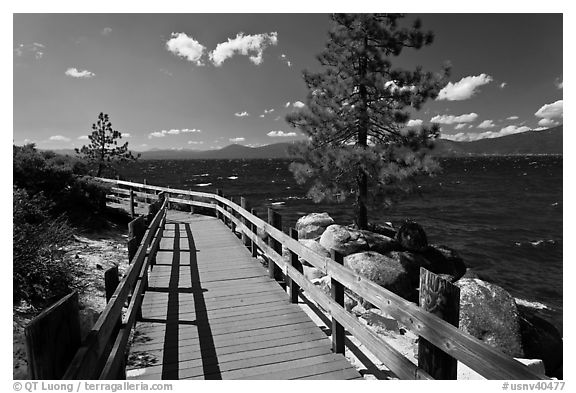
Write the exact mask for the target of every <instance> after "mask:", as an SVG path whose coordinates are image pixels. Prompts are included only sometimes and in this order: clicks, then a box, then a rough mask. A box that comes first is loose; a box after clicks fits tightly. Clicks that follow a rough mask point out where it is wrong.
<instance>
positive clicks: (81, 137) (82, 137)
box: [78, 135, 90, 141]
mask: <svg viewBox="0 0 576 393" xmlns="http://www.w3.org/2000/svg"><path fill="white" fill-rule="evenodd" d="M78 139H80V140H81V141H87V140H89V139H90V138H89V137H88V135H82V136H79V137H78Z"/></svg>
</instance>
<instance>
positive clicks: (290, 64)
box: [280, 53, 292, 67]
mask: <svg viewBox="0 0 576 393" xmlns="http://www.w3.org/2000/svg"><path fill="white" fill-rule="evenodd" d="M280 59H282V61H283V62H284V63H286V65H287V66H288V67H292V62H291V61H290V60H288V57H287V56H286V55H285V54H284V53H282V54H281V55H280Z"/></svg>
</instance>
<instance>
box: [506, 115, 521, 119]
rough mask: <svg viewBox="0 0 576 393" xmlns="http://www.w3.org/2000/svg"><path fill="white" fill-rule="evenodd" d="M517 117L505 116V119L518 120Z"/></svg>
mask: <svg viewBox="0 0 576 393" xmlns="http://www.w3.org/2000/svg"><path fill="white" fill-rule="evenodd" d="M518 119H519V117H518V116H510V117H507V118H506V120H518Z"/></svg>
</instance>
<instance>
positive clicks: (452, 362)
mask: <svg viewBox="0 0 576 393" xmlns="http://www.w3.org/2000/svg"><path fill="white" fill-rule="evenodd" d="M419 306H420V307H422V308H423V309H424V310H425V311H428V312H430V313H432V314H434V315H436V316H437V317H439V318H441V319H443V320H445V321H446V322H448V323H450V324H452V325H454V326H456V327H458V319H459V314H460V288H458V287H457V286H456V285H453V284H452V283H450V282H449V281H446V280H444V279H443V278H441V277H440V276H438V275H436V274H434V273H432V272H429V271H428V270H426V269H424V268H423V267H421V268H420V296H419ZM418 367H419V368H421V369H423V370H424V371H426V372H427V373H428V374H430V375H431V376H432V377H434V378H435V379H456V378H457V361H456V359H454V358H453V357H451V356H450V355H448V354H446V353H445V352H444V351H442V350H441V349H440V348H437V347H436V346H434V345H432V344H431V343H430V342H429V341H427V340H426V339H425V338H424V337H420V338H419V339H418Z"/></svg>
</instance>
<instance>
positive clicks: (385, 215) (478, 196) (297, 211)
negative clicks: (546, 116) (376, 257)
mask: <svg viewBox="0 0 576 393" xmlns="http://www.w3.org/2000/svg"><path fill="white" fill-rule="evenodd" d="M288 164H289V161H287V160H245V161H243V160H165V161H140V162H138V163H135V164H131V165H130V166H128V167H126V168H125V169H124V170H123V171H122V172H121V176H122V177H123V178H126V179H129V180H133V181H136V182H142V181H143V180H144V179H146V180H147V182H148V183H149V184H154V185H159V186H169V187H172V188H183V189H191V190H196V191H205V192H215V190H216V189H217V188H220V189H222V190H223V191H224V193H225V194H226V195H227V196H236V197H239V196H244V197H246V198H247V199H248V200H249V202H250V204H251V206H252V207H256V208H258V209H261V211H263V209H265V208H266V207H268V206H271V207H273V208H275V209H277V210H279V211H280V212H281V213H282V215H283V224H284V227H285V228H287V227H289V226H293V225H294V223H295V222H296V220H297V219H298V217H299V216H301V215H304V214H306V213H310V212H322V211H327V212H328V213H329V214H330V215H331V216H332V217H333V218H334V219H335V220H336V222H338V223H344V224H347V223H351V222H352V217H353V209H352V208H351V206H346V205H334V204H319V205H318V204H314V203H313V202H312V201H311V200H309V199H307V198H306V190H305V189H303V188H302V187H300V186H298V185H297V184H296V183H295V181H294V179H293V177H292V174H291V173H290V172H289V170H288ZM442 167H443V173H442V174H440V175H438V176H436V177H434V178H430V179H425V180H423V181H422V182H421V191H422V195H421V196H413V197H411V198H410V199H408V200H405V201H403V202H401V203H399V204H396V205H394V206H393V207H391V208H389V209H387V210H385V211H382V210H380V211H379V212H377V213H375V212H373V213H372V214H371V217H370V220H371V221H375V222H385V221H391V222H393V223H395V224H396V225H399V224H400V223H401V222H402V221H403V220H405V219H407V218H410V219H413V220H415V221H417V222H419V223H420V224H421V225H422V226H423V227H424V229H425V230H426V232H427V235H428V240H429V242H430V243H435V244H445V245H447V246H449V247H452V248H454V249H456V250H458V251H459V252H460V254H461V255H462V257H463V258H464V260H465V262H466V264H467V266H469V267H473V268H474V269H475V270H476V271H477V272H478V273H479V274H480V275H481V276H482V277H485V278H487V279H488V280H489V281H491V282H494V283H496V284H498V285H500V286H502V287H504V288H505V289H506V290H508V291H509V292H510V293H511V294H512V295H513V296H514V297H516V298H518V299H519V302H520V303H523V304H525V305H528V306H530V307H533V308H535V309H538V313H539V314H540V315H541V316H543V317H544V318H546V319H547V320H549V321H551V322H552V323H554V324H555V325H556V326H557V327H558V329H560V330H562V210H563V201H562V158H561V157H543V156H540V157H486V158H484V157H483V158H458V159H445V160H443V161H442Z"/></svg>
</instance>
